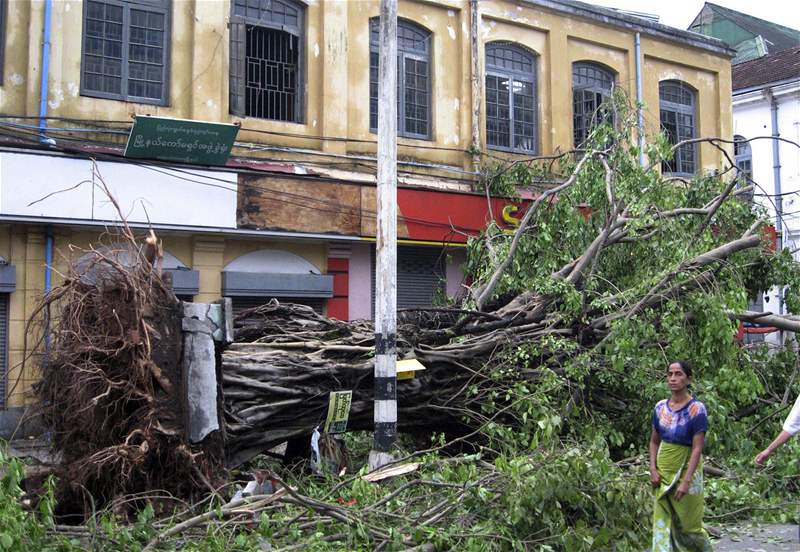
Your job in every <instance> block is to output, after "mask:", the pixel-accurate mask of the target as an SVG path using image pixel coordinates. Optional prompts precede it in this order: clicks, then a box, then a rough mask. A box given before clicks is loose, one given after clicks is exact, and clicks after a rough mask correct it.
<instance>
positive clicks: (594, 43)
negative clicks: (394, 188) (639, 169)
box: [0, 0, 731, 170]
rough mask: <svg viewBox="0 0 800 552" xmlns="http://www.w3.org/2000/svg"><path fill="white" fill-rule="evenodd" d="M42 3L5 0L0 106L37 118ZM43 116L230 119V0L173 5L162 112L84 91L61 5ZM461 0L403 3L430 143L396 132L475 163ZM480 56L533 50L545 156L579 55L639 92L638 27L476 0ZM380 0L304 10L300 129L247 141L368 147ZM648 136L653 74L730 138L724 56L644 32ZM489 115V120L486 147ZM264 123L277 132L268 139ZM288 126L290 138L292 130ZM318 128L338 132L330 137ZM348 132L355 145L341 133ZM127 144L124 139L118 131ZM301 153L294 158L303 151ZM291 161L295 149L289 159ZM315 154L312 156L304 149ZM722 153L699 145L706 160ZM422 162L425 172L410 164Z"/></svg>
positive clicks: (559, 144)
mask: <svg viewBox="0 0 800 552" xmlns="http://www.w3.org/2000/svg"><path fill="white" fill-rule="evenodd" d="M43 5H44V2H28V1H27V0H11V1H10V2H9V17H8V21H9V22H13V24H9V25H8V26H7V29H8V32H7V40H6V42H7V43H6V61H5V76H6V79H5V84H4V85H3V86H2V87H0V111H2V112H3V113H6V114H18V115H28V116H30V115H36V114H37V113H38V94H39V65H40V57H41V53H40V43H41V33H42V19H43ZM53 5H54V13H53V33H52V59H51V66H50V92H49V97H48V106H49V107H48V110H49V115H51V116H59V117H72V118H78V119H86V120H120V121H127V120H130V118H131V116H132V115H133V114H143V113H149V114H155V115H162V116H167V117H181V118H194V119H200V120H210V121H222V122H233V121H239V120H241V119H239V118H238V117H234V116H232V115H230V114H229V110H228V69H229V63H228V60H229V56H230V47H229V40H230V37H229V31H228V21H229V18H230V2H229V1H227V0H214V1H209V0H173V2H172V24H171V37H172V48H171V64H170V83H171V84H170V94H169V98H170V100H169V105H168V106H165V107H160V106H153V105H144V104H136V103H126V102H122V101H115V100H103V99H96V98H90V97H84V96H81V95H80V59H81V56H80V55H79V54H80V52H81V37H82V14H83V5H82V3H81V2H80V1H77V0H62V1H59V2H54V4H53ZM468 6H469V3H468V2H467V1H465V0H425V1H422V0H414V1H411V0H409V1H401V2H400V5H399V16H400V17H402V18H407V19H409V20H412V21H414V22H416V23H417V24H419V25H422V26H424V27H425V28H427V29H429V30H430V31H431V32H432V86H431V89H432V91H433V99H432V140H412V139H405V138H403V139H400V140H399V143H400V149H399V152H398V153H399V155H400V157H401V158H413V159H417V160H424V161H430V162H436V163H443V164H448V165H454V166H463V167H465V168H469V167H471V165H470V163H471V157H470V156H469V155H468V154H466V153H465V152H464V151H463V150H464V149H466V148H468V147H469V146H470V143H471V135H472V129H471V105H472V92H471V86H470V22H469V10H468ZM480 10H481V13H482V24H481V28H480V30H479V33H480V37H479V42H480V48H479V50H480V54H479V56H480V61H481V64H482V63H483V49H484V45H485V44H486V43H487V42H491V41H495V40H511V41H514V42H517V43H519V44H521V45H522V46H524V47H526V48H528V49H530V50H532V51H533V52H535V53H537V54H538V56H539V57H538V80H539V87H538V89H539V97H538V104H539V121H540V129H539V143H540V146H541V147H540V151H541V152H542V153H545V154H547V153H551V152H553V151H554V150H556V149H557V148H559V149H561V150H565V149H571V147H572V128H571V127H572V101H571V64H572V63H573V62H574V61H580V60H589V61H596V62H599V63H602V64H605V65H607V66H608V67H610V68H612V69H613V70H614V71H615V72H616V74H617V83H618V85H619V86H620V87H622V88H623V89H624V90H625V91H626V92H628V93H629V96H630V97H631V98H634V97H635V78H634V75H635V73H634V64H635V59H634V55H633V41H634V35H633V32H632V31H630V30H622V29H619V28H616V27H611V26H608V25H606V24H603V23H599V22H597V21H591V20H588V19H581V18H578V17H576V16H567V15H565V14H562V13H556V12H552V11H548V10H546V9H544V8H541V7H536V6H531V5H529V4H523V3H520V2H512V1H502V0H484V1H482V2H480ZM376 15H378V1H377V0H363V1H351V2H343V1H342V2H333V1H329V2H321V1H320V0H310V1H308V2H307V8H306V22H307V23H306V37H305V41H304V45H305V48H304V54H305V56H304V57H305V59H304V60H303V62H304V64H305V69H306V75H307V79H306V85H305V92H306V94H305V117H304V122H303V123H302V124H295V123H286V122H278V121H267V120H262V119H256V118H252V117H249V118H245V119H243V120H241V121H242V124H243V130H242V131H241V132H240V134H239V140H240V141H243V142H253V143H261V144H272V145H278V146H295V147H303V148H310V149H312V150H321V151H325V152H331V153H337V154H342V153H374V151H375V145H374V143H373V141H374V140H375V138H376V137H375V135H374V134H372V133H371V132H370V131H369V102H368V98H369V25H368V22H369V18H370V17H374V16H376ZM642 51H643V56H644V77H645V78H644V89H645V104H646V109H647V115H646V119H647V121H648V132H653V131H655V130H656V129H657V122H658V81H659V80H660V79H665V78H679V79H681V80H684V81H686V82H688V83H689V84H691V85H692V86H693V87H695V88H696V89H697V91H698V94H699V105H700V109H699V131H700V134H701V135H707V136H711V135H719V136H730V120H731V108H730V105H731V104H730V63H729V60H728V59H727V58H726V57H724V56H722V55H716V54H713V53H709V52H708V51H705V50H700V49H697V48H694V47H692V46H689V45H686V44H680V43H677V42H668V41H666V40H662V39H656V38H653V37H649V36H647V34H646V33H645V34H643V39H642ZM484 127H485V121H483V120H481V135H482V143H485V131H484ZM256 131H269V132H272V133H280V134H262V133H259V132H256ZM287 134H291V135H292V136H289V135H287ZM323 137H332V138H338V139H339V140H326V139H321V138H323ZM342 138H348V139H350V140H353V141H351V142H347V141H343V140H341V139H342ZM119 139H120V140H123V139H124V137H121V138H119ZM253 155H257V154H255V153H254V154H253ZM303 155H304V154H296V155H295V156H294V157H295V158H298V159H300V158H303ZM284 157H292V156H291V155H290V154H284ZM306 157H307V155H306ZM719 161H720V155H719V154H718V153H717V152H716V151H715V150H714V149H713V148H710V147H707V146H703V148H701V166H702V167H703V168H706V169H711V168H714V167H715V166H717V165H718V163H719ZM413 170H421V169H413Z"/></svg>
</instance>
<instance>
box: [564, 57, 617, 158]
mask: <svg viewBox="0 0 800 552" xmlns="http://www.w3.org/2000/svg"><path fill="white" fill-rule="evenodd" d="M613 88H614V75H613V74H612V73H611V72H610V71H608V70H607V69H605V68H603V67H601V66H599V65H597V64H594V63H587V62H578V63H574V64H572V132H573V137H574V144H575V147H579V146H580V145H581V144H583V142H585V141H586V139H587V138H588V137H589V134H590V133H591V132H592V129H593V128H594V127H595V126H597V125H598V124H599V123H601V122H603V121H609V122H612V121H611V113H610V112H609V111H606V110H605V108H604V106H603V103H604V102H605V101H606V100H607V99H608V98H609V97H610V96H611V93H612V90H613Z"/></svg>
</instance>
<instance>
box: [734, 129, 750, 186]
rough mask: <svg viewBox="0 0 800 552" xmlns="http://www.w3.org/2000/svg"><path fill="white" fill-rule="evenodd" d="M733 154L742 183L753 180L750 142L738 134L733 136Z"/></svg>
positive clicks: (745, 183)
mask: <svg viewBox="0 0 800 552" xmlns="http://www.w3.org/2000/svg"><path fill="white" fill-rule="evenodd" d="M733 156H734V159H735V161H736V167H737V168H738V169H739V178H740V179H741V181H742V183H743V184H744V185H747V183H749V182H751V181H752V180H753V153H752V151H751V150H750V142H747V141H746V140H745V138H744V136H739V135H738V134H737V135H736V136H734V137H733Z"/></svg>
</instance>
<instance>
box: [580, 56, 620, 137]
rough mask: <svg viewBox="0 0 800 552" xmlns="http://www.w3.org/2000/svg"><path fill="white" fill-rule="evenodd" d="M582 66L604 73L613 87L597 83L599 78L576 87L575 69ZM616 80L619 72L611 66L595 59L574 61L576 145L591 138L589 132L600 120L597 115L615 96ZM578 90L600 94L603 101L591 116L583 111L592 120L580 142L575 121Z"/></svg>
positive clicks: (582, 115)
mask: <svg viewBox="0 0 800 552" xmlns="http://www.w3.org/2000/svg"><path fill="white" fill-rule="evenodd" d="M581 67H585V68H588V69H592V70H594V71H597V72H599V73H603V74H604V75H605V76H607V77H608V79H609V80H610V81H611V87H610V88H603V87H602V86H600V85H599V84H597V79H595V82H594V83H593V84H591V85H581V86H577V87H576V85H575V70H576V69H579V68H581ZM616 81H617V73H616V72H615V71H614V70H613V69H611V68H609V67H607V66H605V65H603V64H601V63H597V62H595V61H587V60H581V61H575V62H573V63H572V143H573V146H574V147H576V148H578V147H580V145H581V144H583V143H584V142H586V140H587V139H588V138H589V134H591V132H592V130H593V129H594V127H595V125H597V124H598V122H599V119H598V118H597V115H599V113H598V111H599V110H600V108H601V107H602V106H603V104H604V103H605V102H606V101H607V100H608V99H609V98H611V97H612V96H613V94H614V87H615V86H616ZM578 91H580V92H591V93H594V94H597V95H600V96H601V97H602V100H601V102H600V103H599V104H598V105H597V106H595V109H594V111H593V112H592V115H591V116H590V117H589V116H588V115H587V113H582V114H581V117H589V118H590V119H591V120H590V121H589V122H588V124H587V125H586V126H585V129H586V135H585V136H584V137H583V139H582V140H581V141H580V142H578V141H577V137H576V125H575V123H576V122H577V121H576V119H577V113H576V111H575V94H576V92H578ZM612 119H613V117H612Z"/></svg>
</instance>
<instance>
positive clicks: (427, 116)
mask: <svg viewBox="0 0 800 552" xmlns="http://www.w3.org/2000/svg"><path fill="white" fill-rule="evenodd" d="M379 23H380V22H379V18H377V17H373V18H372V19H370V21H369V31H370V33H369V34H370V39H369V128H370V130H371V131H372V132H377V131H378V48H379V45H380V29H379ZM431 36H432V35H431V33H430V31H428V30H427V29H424V28H423V27H420V26H419V25H416V24H414V23H411V22H409V21H403V20H398V21H397V134H398V136H405V137H408V138H421V139H423V140H427V139H430V137H431V87H430V82H431V75H430V65H431V64H430V54H431Z"/></svg>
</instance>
